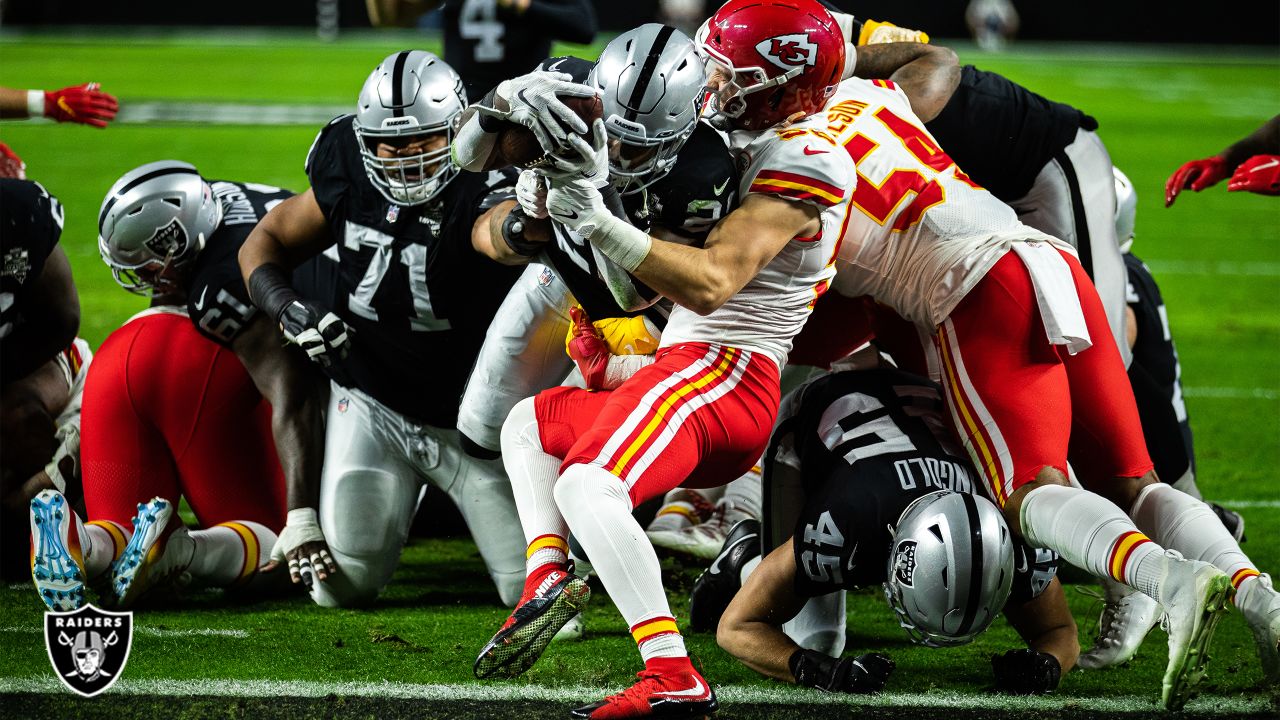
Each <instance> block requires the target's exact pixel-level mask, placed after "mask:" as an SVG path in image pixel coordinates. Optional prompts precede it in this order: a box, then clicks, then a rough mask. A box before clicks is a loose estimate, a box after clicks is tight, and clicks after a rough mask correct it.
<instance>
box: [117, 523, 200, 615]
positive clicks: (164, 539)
mask: <svg viewBox="0 0 1280 720" xmlns="http://www.w3.org/2000/svg"><path fill="white" fill-rule="evenodd" d="M173 516H174V509H173V504H172V503H170V502H169V501H168V500H165V499H164V498H152V499H151V500H150V501H149V502H145V503H140V504H139V505H138V514H137V515H135V516H134V517H133V536H132V537H130V538H129V543H128V544H127V545H125V546H124V551H123V552H122V553H120V557H119V558H118V559H117V560H116V561H115V562H114V563H112V565H111V592H112V594H113V595H114V596H115V605H116V607H121V608H127V607H130V606H131V605H133V604H134V603H136V602H137V601H138V600H139V599H140V598H142V597H143V596H145V595H146V594H147V593H148V592H150V591H151V590H153V589H155V588H158V587H163V586H166V585H169V584H171V583H172V582H173V580H174V579H176V578H177V577H178V576H179V575H181V574H182V572H183V571H184V570H186V569H187V566H188V565H190V564H191V555H192V554H193V552H194V544H195V541H194V540H192V539H191V536H190V535H189V534H188V533H187V529H186V528H185V527H183V526H182V523H181V521H176V522H175V523H174V527H172V528H170V523H171V521H173Z"/></svg>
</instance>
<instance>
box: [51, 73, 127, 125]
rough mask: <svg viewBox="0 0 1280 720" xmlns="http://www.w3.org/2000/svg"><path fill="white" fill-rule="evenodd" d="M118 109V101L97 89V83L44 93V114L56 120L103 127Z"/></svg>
mask: <svg viewBox="0 0 1280 720" xmlns="http://www.w3.org/2000/svg"><path fill="white" fill-rule="evenodd" d="M119 109H120V103H118V102H116V99H115V98H114V97H112V96H111V95H108V94H107V93H104V92H102V91H101V90H99V89H98V83H85V84H84V85H76V86H74V87H68V88H62V89H61V90H53V91H45V94H44V116H45V117H48V118H53V119H54V120H57V121H58V122H78V123H84V124H85V125H92V126H94V127H99V128H104V127H106V126H107V123H109V122H111V120H112V118H114V117H115V116H116V111H117V110H119Z"/></svg>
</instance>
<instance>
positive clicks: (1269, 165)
mask: <svg viewBox="0 0 1280 720" xmlns="http://www.w3.org/2000/svg"><path fill="white" fill-rule="evenodd" d="M1277 165H1280V160H1272V161H1271V162H1269V163H1266V164H1265V165H1259V166H1257V167H1255V168H1254V169H1252V170H1250V171H1249V172H1258V171H1259V170H1267V169H1269V168H1273V167H1275V166H1277Z"/></svg>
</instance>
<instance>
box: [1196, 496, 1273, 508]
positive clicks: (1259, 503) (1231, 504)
mask: <svg viewBox="0 0 1280 720" xmlns="http://www.w3.org/2000/svg"><path fill="white" fill-rule="evenodd" d="M1209 500H1210V501H1211V502H1215V503H1217V504H1219V505H1221V506H1223V507H1225V508H1230V509H1235V508H1245V509H1248V508H1280V500H1219V499H1217V498H1209Z"/></svg>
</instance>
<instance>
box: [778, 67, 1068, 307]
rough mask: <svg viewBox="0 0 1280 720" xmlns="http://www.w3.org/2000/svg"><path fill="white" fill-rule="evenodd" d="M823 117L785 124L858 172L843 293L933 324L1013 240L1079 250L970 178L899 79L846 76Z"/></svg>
mask: <svg viewBox="0 0 1280 720" xmlns="http://www.w3.org/2000/svg"><path fill="white" fill-rule="evenodd" d="M820 116H821V120H820V122H817V123H815V122H806V123H804V124H802V125H800V126H797V127H796V129H795V130H794V131H792V130H784V131H782V132H783V133H784V134H786V133H788V132H793V133H795V138H794V140H793V141H792V142H796V141H802V142H804V143H806V144H807V145H809V146H811V147H812V148H813V150H814V151H816V150H819V149H823V150H830V155H831V156H832V157H839V158H840V159H841V160H843V161H844V162H846V163H849V165H850V172H851V173H852V174H853V175H854V177H855V179H854V183H853V184H852V186H851V192H850V197H849V205H848V207H849V214H848V218H847V220H846V221H845V223H844V227H843V230H842V232H841V235H842V238H841V242H840V249H839V258H838V260H837V269H838V276H837V278H836V280H835V281H834V287H835V289H836V290H837V291H838V292H840V294H842V295H847V296H858V295H870V296H872V297H874V298H875V299H876V300H878V301H879V302H882V303H884V304H886V305H888V306H890V307H892V308H894V309H895V310H897V312H898V313H899V314H900V315H902V316H903V317H904V318H906V319H908V320H911V321H914V322H916V323H919V324H921V325H924V326H928V327H933V326H935V325H937V324H939V323H941V322H942V321H943V320H944V319H945V318H946V317H947V316H948V315H950V314H951V311H952V310H953V309H955V306H956V305H957V304H958V303H959V302H960V300H961V299H962V298H964V296H965V295H966V294H967V293H968V292H969V291H970V290H972V289H973V286H974V285H976V284H977V283H978V281H979V280H981V279H982V277H983V276H984V275H985V274H986V273H987V271H988V270H990V269H991V267H992V266H993V265H995V263H996V261H998V260H999V259H1000V258H1001V257H1002V256H1003V255H1004V254H1005V253H1006V252H1008V251H1009V250H1010V249H1011V248H1012V246H1013V244H1014V243H1017V242H1027V241H1030V242H1037V241H1038V242H1046V243H1050V244H1052V245H1054V246H1057V247H1059V248H1062V249H1065V250H1067V251H1068V252H1074V251H1073V250H1072V249H1071V246H1070V245H1069V244H1068V243H1066V242H1063V241H1061V240H1058V239H1057V238H1053V237H1051V236H1049V235H1046V234H1044V233H1042V232H1040V231H1038V230H1035V229H1033V228H1030V227H1028V226H1026V225H1023V224H1022V223H1020V222H1019V221H1018V218H1017V215H1016V214H1015V213H1014V211H1013V209H1012V208H1010V207H1009V206H1007V205H1005V204H1004V203H1002V202H1001V201H1000V200H998V199H996V197H995V196H994V195H992V194H991V193H989V192H987V191H986V190H984V189H983V188H982V187H980V186H978V185H977V184H976V183H974V182H973V181H972V180H970V179H969V177H968V176H966V175H965V174H964V173H963V172H962V171H961V170H960V168H959V167H958V166H957V165H956V164H955V163H954V162H953V161H952V160H951V158H950V157H948V156H947V154H946V153H945V152H943V150H942V148H940V147H939V146H938V143H937V141H936V140H934V139H933V136H932V135H930V134H929V133H928V131H926V130H925V129H924V127H923V123H921V122H920V120H919V119H918V118H917V117H916V116H915V114H914V113H913V112H912V110H911V103H910V102H909V101H908V99H907V96H906V94H905V93H903V92H902V91H901V90H900V89H898V88H897V86H896V85H895V84H894V83H892V82H890V81H887V80H862V79H857V78H853V79H849V80H845V81H843V82H841V83H840V86H839V88H838V89H837V91H836V94H835V95H834V96H833V97H832V99H831V101H830V102H828V103H827V107H826V109H825V110H824V111H823V113H821V114H820ZM815 117H818V116H815ZM811 120H812V118H811ZM815 125H820V126H822V127H821V128H817V127H815ZM801 132H804V134H803V135H801V134H800V133H801Z"/></svg>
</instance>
